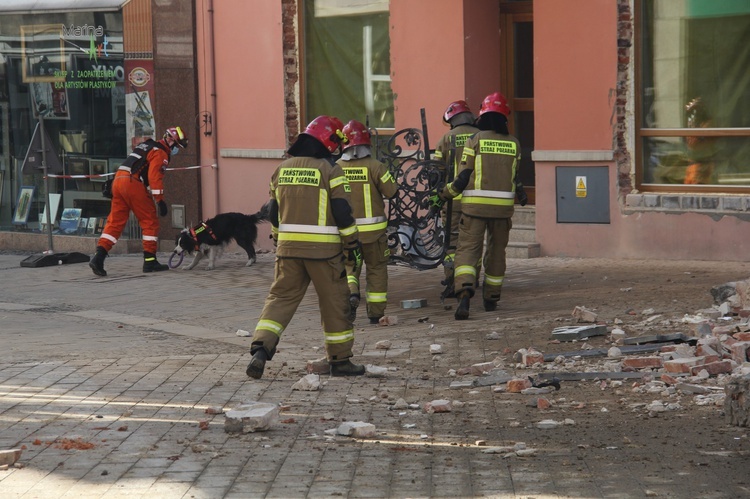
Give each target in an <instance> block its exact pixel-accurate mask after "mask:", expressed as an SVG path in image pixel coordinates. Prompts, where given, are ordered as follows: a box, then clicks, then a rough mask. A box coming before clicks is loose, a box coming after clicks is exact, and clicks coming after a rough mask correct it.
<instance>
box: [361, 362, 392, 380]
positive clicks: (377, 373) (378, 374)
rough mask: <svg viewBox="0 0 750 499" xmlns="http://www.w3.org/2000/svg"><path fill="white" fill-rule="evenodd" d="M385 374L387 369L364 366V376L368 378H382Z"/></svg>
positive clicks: (370, 365)
mask: <svg viewBox="0 0 750 499" xmlns="http://www.w3.org/2000/svg"><path fill="white" fill-rule="evenodd" d="M386 374H388V368H387V367H380V366H375V365H372V364H366V365H365V376H368V377H370V378H382V377H384V376H385V375H386Z"/></svg>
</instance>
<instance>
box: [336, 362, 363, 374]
mask: <svg viewBox="0 0 750 499" xmlns="http://www.w3.org/2000/svg"><path fill="white" fill-rule="evenodd" d="M364 373H365V366H363V365H361V364H355V363H353V362H352V361H351V360H348V359H347V360H345V361H344V362H331V376H362V375H363V374H364Z"/></svg>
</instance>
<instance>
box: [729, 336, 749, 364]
mask: <svg viewBox="0 0 750 499" xmlns="http://www.w3.org/2000/svg"><path fill="white" fill-rule="evenodd" d="M748 351H750V341H738V342H736V343H734V344H732V346H731V352H732V360H734V361H735V362H737V363H738V364H742V363H743V362H747V361H748V355H747V354H748Z"/></svg>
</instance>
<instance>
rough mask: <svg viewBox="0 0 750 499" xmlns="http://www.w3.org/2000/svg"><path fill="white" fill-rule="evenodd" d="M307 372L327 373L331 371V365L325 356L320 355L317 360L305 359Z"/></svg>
mask: <svg viewBox="0 0 750 499" xmlns="http://www.w3.org/2000/svg"><path fill="white" fill-rule="evenodd" d="M307 372H308V374H328V373H330V372H331V365H330V364H329V363H328V358H327V357H322V358H320V359H317V360H308V361H307Z"/></svg>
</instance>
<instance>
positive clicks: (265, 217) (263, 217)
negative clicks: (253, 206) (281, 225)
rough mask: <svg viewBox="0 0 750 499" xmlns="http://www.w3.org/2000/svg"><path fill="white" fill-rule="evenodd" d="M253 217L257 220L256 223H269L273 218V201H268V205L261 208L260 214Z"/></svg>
mask: <svg viewBox="0 0 750 499" xmlns="http://www.w3.org/2000/svg"><path fill="white" fill-rule="evenodd" d="M251 216H252V217H253V218H255V223H260V222H268V221H269V219H270V216H271V201H270V200H268V201H266V203H265V204H264V205H263V206H261V207H260V210H258V213H256V214H255V215H251Z"/></svg>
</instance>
